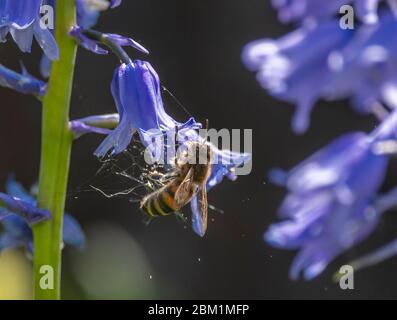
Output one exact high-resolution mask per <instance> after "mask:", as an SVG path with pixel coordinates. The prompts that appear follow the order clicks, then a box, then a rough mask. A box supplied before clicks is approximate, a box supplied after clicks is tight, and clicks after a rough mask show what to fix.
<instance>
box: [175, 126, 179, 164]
mask: <svg viewBox="0 0 397 320" xmlns="http://www.w3.org/2000/svg"><path fill="white" fill-rule="evenodd" d="M178 133H179V128H178V126H177V125H176V126H175V138H174V147H175V148H174V165H175V168H176V167H177V166H178V157H177V154H178V148H179V143H178Z"/></svg>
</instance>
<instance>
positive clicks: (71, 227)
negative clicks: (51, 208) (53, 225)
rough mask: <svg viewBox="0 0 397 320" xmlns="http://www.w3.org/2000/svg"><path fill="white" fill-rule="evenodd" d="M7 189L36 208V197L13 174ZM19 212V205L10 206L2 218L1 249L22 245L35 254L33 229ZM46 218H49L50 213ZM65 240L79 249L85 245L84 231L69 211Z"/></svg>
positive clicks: (64, 225)
mask: <svg viewBox="0 0 397 320" xmlns="http://www.w3.org/2000/svg"><path fill="white" fill-rule="evenodd" d="M6 191H7V194H8V196H9V197H12V198H13V199H20V200H19V201H20V202H22V203H24V206H28V207H31V208H36V199H35V198H34V197H33V196H32V195H31V194H30V193H28V192H27V191H26V190H25V189H24V188H23V187H22V185H21V184H20V183H18V182H16V181H15V180H14V178H13V176H10V177H9V179H8V181H7V185H6ZM36 210H40V209H36ZM40 211H41V210H40ZM17 213H18V207H15V208H14V207H13V208H9V214H8V215H7V216H6V217H4V218H2V219H1V220H0V224H1V225H2V226H3V230H1V231H0V251H2V250H5V249H8V248H19V247H22V248H24V249H26V250H27V251H28V253H30V254H31V255H33V233H32V229H31V227H30V225H29V224H28V223H27V221H26V219H23V218H22V217H21V216H20V215H17ZM46 219H48V214H47V215H46ZM63 242H64V243H65V244H67V245H71V246H74V247H76V248H78V249H82V248H83V247H84V245H85V237H84V233H83V231H82V229H81V227H80V225H79V223H78V222H77V221H76V220H75V219H74V218H73V217H72V216H71V215H69V214H67V213H65V215H64V221H63Z"/></svg>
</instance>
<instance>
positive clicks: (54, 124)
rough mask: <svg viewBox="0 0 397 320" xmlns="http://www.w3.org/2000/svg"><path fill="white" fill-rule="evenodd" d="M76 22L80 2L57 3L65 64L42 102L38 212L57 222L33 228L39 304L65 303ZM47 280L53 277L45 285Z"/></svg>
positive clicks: (58, 63) (58, 38)
mask: <svg viewBox="0 0 397 320" xmlns="http://www.w3.org/2000/svg"><path fill="white" fill-rule="evenodd" d="M75 23H76V5H75V1H73V0H63V1H57V5H56V27H55V38H56V41H57V43H58V46H59V52H60V59H59V60H58V61H55V62H54V63H53V66H52V71H51V76H50V80H49V84H48V91H47V94H46V95H45V97H44V100H43V119H42V145H41V163H40V178H39V194H38V206H39V208H43V209H47V210H50V212H51V213H52V219H51V220H49V221H46V222H42V223H39V224H38V225H36V226H35V227H34V228H33V234H34V294H35V299H39V300H44V299H51V300H54V299H60V292H61V288H60V284H61V258H62V256H61V247H62V222H63V212H64V207H65V198H66V189H67V181H68V174H69V164H70V153H71V147H72V141H73V135H72V133H71V131H70V129H69V109H70V100H71V93H72V83H73V73H74V66H75V58H76V49H77V44H76V42H75V41H74V40H73V39H72V38H71V37H70V36H69V31H70V29H71V28H72V26H73V25H74V24H75ZM49 270H50V271H49ZM52 271H53V273H52ZM43 276H46V277H50V278H52V279H50V280H49V281H48V282H47V283H46V285H45V286H43V281H41V280H42V279H43Z"/></svg>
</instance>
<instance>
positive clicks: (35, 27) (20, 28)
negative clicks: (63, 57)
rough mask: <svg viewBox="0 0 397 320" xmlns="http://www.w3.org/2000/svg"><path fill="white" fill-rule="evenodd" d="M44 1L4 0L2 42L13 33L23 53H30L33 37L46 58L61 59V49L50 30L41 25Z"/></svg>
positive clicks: (0, 26)
mask: <svg viewBox="0 0 397 320" xmlns="http://www.w3.org/2000/svg"><path fill="white" fill-rule="evenodd" d="M41 4H42V0H2V1H1V2H0V42H5V41H6V37H7V34H8V33H11V35H12V37H13V39H14V41H15V43H16V44H17V45H18V47H19V48H20V50H21V51H22V52H30V50H31V47H32V41H33V36H34V37H35V38H36V40H37V43H38V44H39V46H40V47H41V48H42V50H43V51H44V53H45V54H46V56H47V57H48V58H49V59H51V60H57V59H58V58H59V49H58V46H57V44H56V41H55V39H54V36H53V35H52V33H51V31H50V30H49V29H48V28H42V27H41V25H40V6H41Z"/></svg>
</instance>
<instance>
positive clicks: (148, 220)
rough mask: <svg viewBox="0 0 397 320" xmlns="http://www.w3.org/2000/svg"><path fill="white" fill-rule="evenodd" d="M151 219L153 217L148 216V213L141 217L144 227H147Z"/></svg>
mask: <svg viewBox="0 0 397 320" xmlns="http://www.w3.org/2000/svg"><path fill="white" fill-rule="evenodd" d="M153 220H154V217H149V216H148V215H145V217H144V218H143V224H144V225H145V227H148V226H149V225H150V224H151V223H152V221H153Z"/></svg>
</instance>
